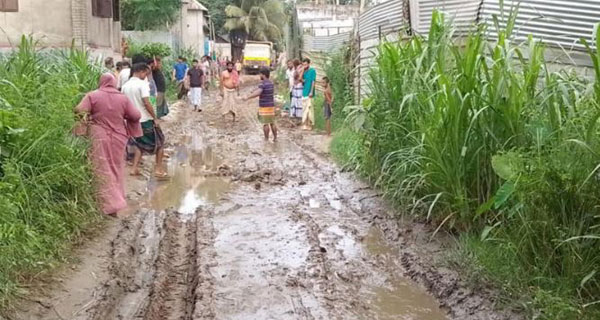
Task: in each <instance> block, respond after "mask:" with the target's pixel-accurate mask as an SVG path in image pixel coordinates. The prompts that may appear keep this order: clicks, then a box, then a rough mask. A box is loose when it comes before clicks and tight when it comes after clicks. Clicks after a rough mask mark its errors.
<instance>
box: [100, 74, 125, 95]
mask: <svg viewBox="0 0 600 320" xmlns="http://www.w3.org/2000/svg"><path fill="white" fill-rule="evenodd" d="M98 90H100V91H102V92H106V93H120V92H119V90H117V78H115V76H114V75H113V74H112V73H108V72H107V73H105V74H103V75H102V76H101V77H100V82H99V84H98Z"/></svg>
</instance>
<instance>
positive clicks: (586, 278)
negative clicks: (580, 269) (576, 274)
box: [579, 270, 596, 288]
mask: <svg viewBox="0 0 600 320" xmlns="http://www.w3.org/2000/svg"><path fill="white" fill-rule="evenodd" d="M594 275H596V270H593V271H592V272H590V273H588V275H587V276H585V277H583V279H581V283H579V287H581V288H583V287H584V286H585V284H586V283H587V282H588V281H590V279H591V278H592V277H593V276H594Z"/></svg>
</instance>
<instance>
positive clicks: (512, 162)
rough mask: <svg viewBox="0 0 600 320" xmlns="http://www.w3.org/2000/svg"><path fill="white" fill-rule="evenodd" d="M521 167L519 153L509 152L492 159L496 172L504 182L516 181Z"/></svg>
mask: <svg viewBox="0 0 600 320" xmlns="http://www.w3.org/2000/svg"><path fill="white" fill-rule="evenodd" d="M521 167H522V164H521V159H520V158H519V155H518V154H517V153H514V152H507V153H505V154H500V155H495V156H493V157H492V168H493V169H494V172H495V173H496V174H497V175H498V176H499V177H500V178H502V179H504V180H510V181H514V180H515V179H516V177H517V176H518V173H519V171H520V169H521Z"/></svg>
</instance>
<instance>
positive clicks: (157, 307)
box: [143, 212, 198, 320]
mask: <svg viewBox="0 0 600 320" xmlns="http://www.w3.org/2000/svg"><path fill="white" fill-rule="evenodd" d="M196 222H197V218H195V217H194V218H193V219H192V220H191V221H186V220H183V219H182V218H181V217H180V216H179V214H177V213H176V212H169V213H168V214H167V218H166V220H165V226H164V230H165V231H166V234H165V236H164V237H163V239H162V241H161V243H160V248H159V252H160V254H159V256H158V259H157V262H156V276H155V277H154V283H153V286H152V290H151V292H150V296H149V300H150V303H149V306H148V308H147V309H146V311H145V314H144V317H143V318H144V319H148V320H160V319H165V320H175V319H177V320H179V319H192V318H193V312H194V302H195V298H194V292H195V291H196V284H197V282H198V279H197V277H196V272H195V271H196V263H197V261H196V234H197V232H196V230H197V227H196Z"/></svg>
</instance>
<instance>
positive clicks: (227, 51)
mask: <svg viewBox="0 0 600 320" xmlns="http://www.w3.org/2000/svg"><path fill="white" fill-rule="evenodd" d="M214 48H215V52H216V53H217V57H218V58H227V60H231V44H229V43H215V44H214Z"/></svg>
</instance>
